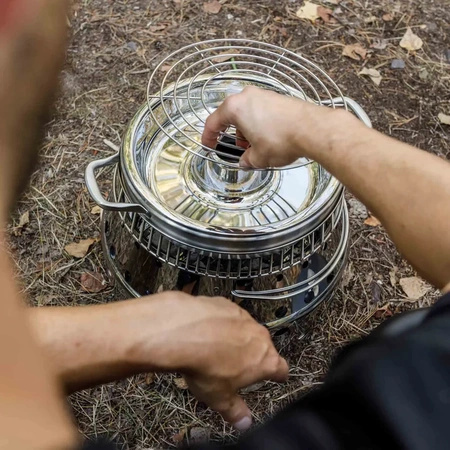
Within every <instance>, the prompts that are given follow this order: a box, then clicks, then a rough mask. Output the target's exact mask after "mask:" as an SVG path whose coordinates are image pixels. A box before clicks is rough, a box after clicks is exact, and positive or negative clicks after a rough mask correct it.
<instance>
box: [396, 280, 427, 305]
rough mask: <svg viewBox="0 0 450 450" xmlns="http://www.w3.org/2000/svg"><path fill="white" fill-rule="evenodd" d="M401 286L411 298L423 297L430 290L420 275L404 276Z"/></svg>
mask: <svg viewBox="0 0 450 450" xmlns="http://www.w3.org/2000/svg"><path fill="white" fill-rule="evenodd" d="M400 286H401V287H402V289H403V292H404V293H405V294H406V295H407V297H408V298H409V299H411V300H419V299H421V298H422V297H423V296H424V295H425V294H426V293H427V292H428V291H429V290H430V288H429V286H428V285H427V284H426V283H425V281H423V280H422V279H420V278H418V277H409V278H402V279H401V280H400Z"/></svg>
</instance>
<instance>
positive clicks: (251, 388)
mask: <svg viewBox="0 0 450 450" xmlns="http://www.w3.org/2000/svg"><path fill="white" fill-rule="evenodd" d="M265 384H266V383H265V382H264V381H260V382H259V383H254V384H251V385H250V386H247V387H246V388H243V389H241V391H240V392H241V393H242V394H250V393H251V392H256V391H258V390H259V389H261V388H262V387H264V386H265Z"/></svg>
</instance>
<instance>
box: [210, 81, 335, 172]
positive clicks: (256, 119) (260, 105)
mask: <svg viewBox="0 0 450 450" xmlns="http://www.w3.org/2000/svg"><path fill="white" fill-rule="evenodd" d="M340 113H341V111H335V110H333V109H331V108H327V107H318V106H316V105H314V104H312V103H310V102H307V101H301V100H299V99H295V98H292V97H288V96H283V95H280V94H276V93H274V92H271V91H267V90H263V89H258V88H256V87H246V88H245V89H244V90H243V91H242V92H241V93H240V94H236V95H231V96H229V97H228V98H227V99H226V100H225V101H224V102H223V103H222V104H221V105H220V106H219V108H218V109H217V110H216V111H215V112H214V113H213V114H211V115H210V116H209V117H208V119H207V120H206V125H205V130H204V132H203V137H202V144H203V145H205V146H208V147H211V148H215V147H216V145H217V139H218V137H219V135H220V132H222V131H225V130H226V129H227V128H228V127H229V126H230V125H233V126H235V127H236V129H237V135H238V141H237V144H238V145H240V146H241V147H243V148H247V147H248V148H247V150H246V152H245V153H244V154H243V155H242V157H241V160H240V166H241V167H243V168H250V167H256V168H265V167H282V166H286V165H288V164H291V163H292V162H294V161H296V160H297V159H298V158H300V157H302V156H307V157H309V156H310V153H311V150H310V149H311V148H314V147H315V146H321V147H323V146H324V145H327V142H328V138H331V137H332V135H330V132H329V130H330V125H331V122H336V124H337V123H338V121H339V118H340Z"/></svg>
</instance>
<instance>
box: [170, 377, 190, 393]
mask: <svg viewBox="0 0 450 450" xmlns="http://www.w3.org/2000/svg"><path fill="white" fill-rule="evenodd" d="M173 383H174V384H175V386H176V387H177V388H178V389H182V390H186V389H188V385H187V383H186V380H185V379H184V378H183V377H180V378H175V379H174V380H173Z"/></svg>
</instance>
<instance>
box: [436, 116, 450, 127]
mask: <svg viewBox="0 0 450 450" xmlns="http://www.w3.org/2000/svg"><path fill="white" fill-rule="evenodd" d="M438 119H439V122H441V123H443V124H444V125H450V116H448V115H447V114H444V113H439V114H438Z"/></svg>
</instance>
